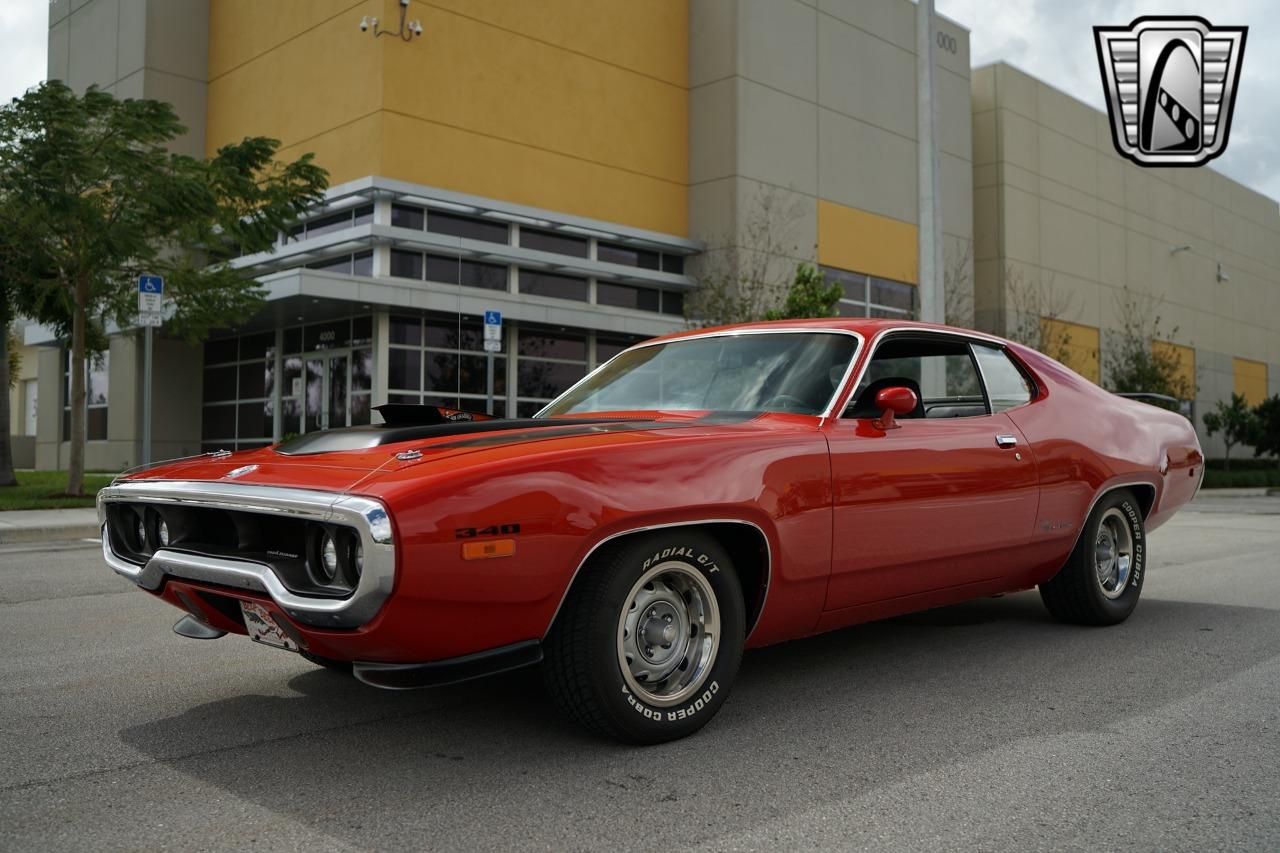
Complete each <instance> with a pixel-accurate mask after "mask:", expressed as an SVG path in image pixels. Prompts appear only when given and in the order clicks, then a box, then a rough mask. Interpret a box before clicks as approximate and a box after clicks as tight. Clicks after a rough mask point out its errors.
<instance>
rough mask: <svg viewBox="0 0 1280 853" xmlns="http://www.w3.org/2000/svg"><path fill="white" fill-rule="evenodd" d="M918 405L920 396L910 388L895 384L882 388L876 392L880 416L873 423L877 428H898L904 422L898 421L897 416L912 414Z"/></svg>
mask: <svg viewBox="0 0 1280 853" xmlns="http://www.w3.org/2000/svg"><path fill="white" fill-rule="evenodd" d="M918 405H920V398H919V397H917V396H916V392H915V391H912V390H911V389H910V388H906V387H904V386H900V385H895V386H893V387H892V388H884V389H881V390H880V391H879V392H878V393H877V394H876V408H878V409H879V410H880V417H878V418H876V419H875V420H874V421H872V422H871V425H872V426H874V427H875V428H876V429H883V430H890V429H898V428H900V427H901V426H902V424H900V423H898V421H897V416H898V415H909V414H911V413H912V412H914V411H915V410H916V406H918Z"/></svg>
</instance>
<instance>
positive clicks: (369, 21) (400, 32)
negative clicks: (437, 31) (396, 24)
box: [360, 0, 422, 41]
mask: <svg viewBox="0 0 1280 853" xmlns="http://www.w3.org/2000/svg"><path fill="white" fill-rule="evenodd" d="M408 16H409V0H400V28H399V29H396V30H384V29H382V28H381V27H379V26H378V19H377V18H375V17H372V16H370V15H365V16H364V17H363V18H361V19H360V32H362V33H367V32H369V30H370V29H372V30H373V35H374V37H375V38H376V37H378V36H399V37H400V39H401V40H402V41H413V38H414V36H420V35H422V22H421V21H419V20H417V19H416V18H415V19H414V20H412V21H406V20H405V18H407V17H408Z"/></svg>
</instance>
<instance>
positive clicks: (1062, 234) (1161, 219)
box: [972, 64, 1280, 454]
mask: <svg viewBox="0 0 1280 853" xmlns="http://www.w3.org/2000/svg"><path fill="white" fill-rule="evenodd" d="M972 95H973V158H974V167H973V174H974V191H973V205H974V231H975V234H976V235H977V237H976V240H975V261H974V269H975V290H976V308H977V312H976V314H977V321H978V324H979V326H980V327H981V328H986V329H990V330H992V331H995V332H1005V331H1007V330H1009V329H1010V328H1012V327H1013V325H1014V323H1015V322H1016V318H1015V317H1013V316H1012V315H1013V313H1014V312H1015V311H1016V310H1017V307H1016V306H1017V305H1020V304H1021V305H1026V304H1027V302H1026V300H1022V301H1019V300H1018V299H1015V296H1016V294H1015V293H1014V292H1013V291H1014V290H1016V289H1018V288H1022V289H1023V290H1024V291H1028V290H1029V291H1032V292H1033V294H1038V299H1039V305H1040V306H1041V307H1042V308H1045V306H1052V307H1053V308H1054V309H1055V310H1054V311H1053V312H1052V313H1055V314H1056V316H1057V319H1059V320H1062V321H1066V322H1070V323H1074V324H1078V325H1079V326H1083V327H1085V328H1086V329H1090V330H1097V336H1098V340H1099V344H1098V347H1099V351H1100V357H1101V369H1100V371H1099V372H1100V374H1101V376H1100V378H1101V379H1102V381H1103V382H1104V383H1105V380H1106V371H1107V349H1108V346H1107V344H1108V336H1109V335H1115V334H1117V333H1118V330H1119V329H1120V328H1121V327H1122V325H1123V324H1122V315H1123V314H1124V313H1125V311H1126V310H1129V309H1137V310H1140V311H1142V312H1144V313H1146V314H1148V315H1149V316H1156V315H1158V316H1159V317H1160V319H1161V321H1162V322H1161V329H1160V334H1159V337H1161V338H1162V339H1164V340H1166V341H1167V342H1168V343H1170V344H1177V345H1180V346H1182V347H1187V348H1190V349H1191V351H1192V352H1191V358H1190V359H1188V361H1189V362H1190V363H1191V364H1192V365H1194V367H1191V368H1190V369H1193V370H1194V372H1195V374H1194V375H1195V378H1196V384H1197V385H1198V392H1197V397H1196V402H1197V411H1198V413H1200V414H1202V413H1203V412H1205V411H1207V410H1208V409H1209V408H1211V407H1212V405H1213V404H1214V403H1215V402H1216V401H1218V400H1221V399H1224V398H1226V397H1228V396H1230V394H1231V392H1232V391H1233V390H1235V389H1236V388H1246V387H1247V388H1249V389H1250V392H1251V393H1253V394H1257V395H1261V394H1263V393H1264V392H1265V391H1267V390H1270V391H1271V393H1275V389H1276V384H1275V381H1274V379H1273V377H1274V376H1275V374H1276V373H1277V372H1278V370H1280V368H1278V367H1277V365H1280V209H1278V207H1277V203H1276V201H1275V200H1273V199H1270V198H1267V197H1266V196H1263V195H1261V194H1259V193H1256V192H1254V191H1252V190H1250V189H1248V188H1247V187H1244V186H1242V185H1240V184H1238V183H1236V182H1234V181H1232V180H1230V179H1229V178H1226V177H1224V176H1223V175H1222V174H1220V173H1219V172H1217V171H1215V170H1214V169H1212V168H1198V169H1145V168H1141V167H1139V166H1136V165H1133V164H1132V163H1129V162H1128V161H1126V160H1124V159H1122V158H1121V157H1120V156H1119V155H1118V154H1117V153H1116V151H1115V149H1114V147H1113V144H1112V140H1111V129H1110V124H1109V121H1108V119H1107V116H1106V115H1105V114H1103V113H1101V112H1099V111H1097V110H1095V109H1093V108H1091V107H1089V106H1087V105H1085V104H1083V103H1081V102H1080V101H1077V100H1075V99H1073V98H1071V97H1069V96H1067V95H1066V94H1064V93H1062V92H1060V91H1058V90H1057V89H1055V88H1053V87H1052V86H1050V85H1048V84H1046V83H1043V82H1041V81H1039V80H1036V79H1035V78H1033V77H1031V76H1029V75H1027V74H1025V73H1023V72H1021V71H1019V70H1018V69H1016V68H1013V67H1012V66H1009V65H1006V64H997V65H991V66H986V67H983V68H977V69H974V71H973V77H972ZM1010 282H1013V284H1010ZM1079 356H1080V358H1079V359H1077V360H1076V361H1075V363H1074V364H1073V365H1072V366H1074V367H1076V368H1077V369H1079V370H1081V372H1083V373H1085V374H1086V375H1088V374H1089V372H1090V370H1089V368H1090V365H1089V363H1088V361H1087V357H1086V354H1085V353H1083V352H1081V353H1079ZM1240 359H1244V360H1247V361H1248V362H1251V363H1256V364H1257V365H1258V367H1249V366H1247V365H1246V366H1245V368H1244V369H1243V371H1242V369H1241V367H1239V366H1238V364H1239V362H1238V360H1240ZM1095 369H1096V368H1095ZM1090 378H1091V379H1092V378H1095V377H1094V376H1090ZM1197 421H1199V417H1197ZM1197 427H1201V428H1202V425H1201V424H1200V423H1199V422H1197ZM1202 438H1203V436H1202ZM1210 450H1211V451H1212V452H1213V453H1215V454H1217V453H1220V450H1221V448H1220V447H1219V446H1218V444H1217V443H1216V442H1210Z"/></svg>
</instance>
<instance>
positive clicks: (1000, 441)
mask: <svg viewBox="0 0 1280 853" xmlns="http://www.w3.org/2000/svg"><path fill="white" fill-rule="evenodd" d="M1017 445H1018V437H1017V436H1014V435H1009V434H1008V433H1002V434H1001V435H997V436H996V447H1016V446H1017Z"/></svg>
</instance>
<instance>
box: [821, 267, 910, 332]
mask: <svg viewBox="0 0 1280 853" xmlns="http://www.w3.org/2000/svg"><path fill="white" fill-rule="evenodd" d="M822 273H823V275H824V277H825V278H826V280H827V281H828V282H835V283H838V284H839V285H840V286H841V288H843V290H844V296H843V297H842V298H841V299H840V303H839V305H838V306H837V308H838V310H839V312H840V316H841V317H897V318H900V319H903V320H907V319H912V318H914V317H915V313H916V303H915V300H916V288H915V285H912V284H905V283H903V282H900V281H890V280H889V279H887V278H878V277H876V276H873V275H866V274H865V273H859V272H850V271H849V270H842V269H837V268H836V267H822Z"/></svg>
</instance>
